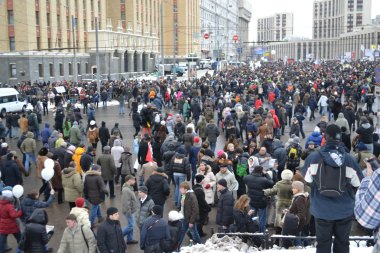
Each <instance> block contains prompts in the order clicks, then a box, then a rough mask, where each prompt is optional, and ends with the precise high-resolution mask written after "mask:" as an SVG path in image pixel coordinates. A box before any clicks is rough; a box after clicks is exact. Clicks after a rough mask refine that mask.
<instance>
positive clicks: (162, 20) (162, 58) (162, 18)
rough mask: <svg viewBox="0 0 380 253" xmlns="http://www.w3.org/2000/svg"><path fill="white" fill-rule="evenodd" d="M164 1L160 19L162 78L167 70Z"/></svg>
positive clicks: (161, 2) (161, 3)
mask: <svg viewBox="0 0 380 253" xmlns="http://www.w3.org/2000/svg"><path fill="white" fill-rule="evenodd" d="M162 5H163V0H161V1H160V19H161V64H162V71H161V76H164V72H165V68H164V64H165V62H164V61H165V59H164V14H163V7H162Z"/></svg>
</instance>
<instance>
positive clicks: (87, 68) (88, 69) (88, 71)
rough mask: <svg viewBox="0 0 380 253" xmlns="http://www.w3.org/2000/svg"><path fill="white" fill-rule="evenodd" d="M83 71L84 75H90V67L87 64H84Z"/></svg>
mask: <svg viewBox="0 0 380 253" xmlns="http://www.w3.org/2000/svg"><path fill="white" fill-rule="evenodd" d="M85 68H86V69H85V71H86V74H88V73H90V66H89V65H88V62H86V64H85Z"/></svg>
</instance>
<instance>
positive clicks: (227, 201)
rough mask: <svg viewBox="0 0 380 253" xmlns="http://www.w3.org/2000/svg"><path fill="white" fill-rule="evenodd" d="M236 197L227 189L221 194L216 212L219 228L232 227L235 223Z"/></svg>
mask: <svg viewBox="0 0 380 253" xmlns="http://www.w3.org/2000/svg"><path fill="white" fill-rule="evenodd" d="M233 209H234V197H233V195H232V192H231V191H229V190H228V188H225V189H224V190H222V191H221V192H220V197H219V202H218V210H217V212H216V221H215V222H216V224H217V225H219V226H227V227H228V226H230V225H231V224H233V223H234V216H233Z"/></svg>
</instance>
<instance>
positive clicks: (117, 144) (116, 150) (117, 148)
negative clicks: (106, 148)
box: [111, 139, 124, 184]
mask: <svg viewBox="0 0 380 253" xmlns="http://www.w3.org/2000/svg"><path fill="white" fill-rule="evenodd" d="M123 152H124V148H123V147H122V143H121V140H120V139H116V140H115V141H114V145H113V147H112V148H111V156H112V157H113V160H114V161H115V167H116V171H117V172H116V176H115V184H119V179H120V176H121V163H120V158H121V154H122V153H123Z"/></svg>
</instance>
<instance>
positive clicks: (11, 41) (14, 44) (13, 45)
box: [9, 37, 16, 52]
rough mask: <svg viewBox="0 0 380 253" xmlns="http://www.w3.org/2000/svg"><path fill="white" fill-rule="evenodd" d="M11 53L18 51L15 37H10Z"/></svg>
mask: <svg viewBox="0 0 380 253" xmlns="http://www.w3.org/2000/svg"><path fill="white" fill-rule="evenodd" d="M9 51H11V52H14V51H16V40H15V37H9Z"/></svg>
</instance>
